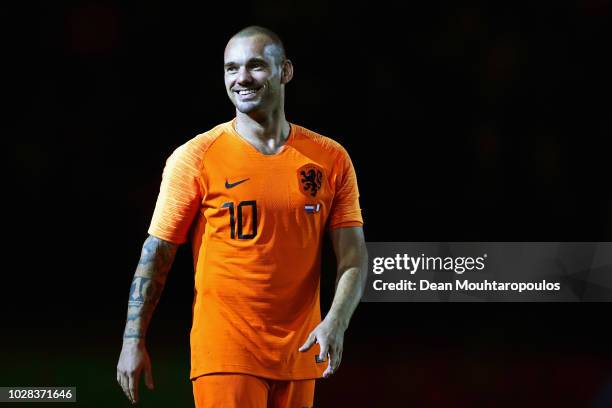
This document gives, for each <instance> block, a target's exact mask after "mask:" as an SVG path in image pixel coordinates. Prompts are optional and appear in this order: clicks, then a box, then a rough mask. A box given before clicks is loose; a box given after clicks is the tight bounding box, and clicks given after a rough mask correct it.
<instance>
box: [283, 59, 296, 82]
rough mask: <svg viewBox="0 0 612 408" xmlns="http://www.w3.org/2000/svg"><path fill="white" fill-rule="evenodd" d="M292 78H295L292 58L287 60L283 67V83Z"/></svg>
mask: <svg viewBox="0 0 612 408" xmlns="http://www.w3.org/2000/svg"><path fill="white" fill-rule="evenodd" d="M291 78H293V63H292V62H291V60H285V61H283V65H282V67H281V84H283V85H284V84H286V83H287V82H289V81H291Z"/></svg>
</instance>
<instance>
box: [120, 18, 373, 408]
mask: <svg viewBox="0 0 612 408" xmlns="http://www.w3.org/2000/svg"><path fill="white" fill-rule="evenodd" d="M224 76H225V87H226V90H227V94H228V96H229V98H230V100H231V101H232V103H233V104H234V106H235V107H236V117H235V118H234V119H233V120H231V121H229V122H226V123H223V124H220V125H219V126H216V127H215V128H213V129H211V130H210V131H208V132H205V133H202V134H200V135H197V136H196V137H194V138H193V139H191V140H189V141H188V142H187V143H185V144H183V145H182V146H180V147H179V148H177V149H176V150H175V151H174V152H173V153H172V155H171V156H170V157H169V158H168V160H167V162H166V166H165V168H164V172H163V178H162V183H161V188H160V193H159V196H158V199H157V203H156V207H155V211H154V213H153V217H152V221H151V225H150V227H149V231H148V232H149V237H148V238H147V240H146V241H145V244H144V246H143V250H142V255H141V259H140V262H139V265H138V267H137V269H136V272H135V274H134V279H133V282H132V287H131V291H130V297H129V302H128V318H127V323H126V328H125V333H124V340H123V347H122V350H121V355H120V357H119V363H118V365H117V381H118V382H119V383H120V385H121V387H122V388H123V390H124V392H125V393H126V395H127V396H128V398H129V399H130V400H131V401H132V402H136V401H137V400H138V384H139V379H140V376H141V374H144V379H145V383H146V384H147V386H148V387H149V388H151V389H152V388H153V376H152V371H151V362H150V360H149V355H148V353H147V350H146V344H145V334H146V330H147V327H148V324H149V321H150V319H151V316H152V313H153V310H154V308H155V305H156V304H157V302H158V300H159V297H160V295H161V292H162V289H163V287H164V284H165V280H166V275H167V273H168V271H169V269H170V267H171V265H172V262H173V259H174V255H175V253H176V249H177V247H178V245H180V244H182V243H185V242H187V241H188V240H190V241H191V245H192V250H193V256H194V268H195V299H194V306H193V325H192V329H191V372H190V379H191V381H192V384H193V393H194V399H195V403H196V407H198V408H201V407H241V408H243V407H247V408H248V407H257V408H259V407H262V408H263V407H299V408H303V407H311V406H312V405H313V400H314V386H315V379H317V378H320V377H329V376H330V375H332V374H333V373H334V372H336V370H337V369H338V367H339V365H340V361H341V359H342V349H343V339H344V332H345V330H346V329H347V326H348V324H349V320H350V318H351V315H352V313H353V311H354V310H355V308H356V307H357V304H358V303H359V300H360V298H361V295H362V293H363V288H364V285H365V279H366V270H367V269H366V268H367V252H366V248H365V242H364V237H363V230H362V224H363V221H362V217H361V210H360V208H359V201H358V197H359V193H358V189H357V180H356V176H355V171H354V168H353V165H352V163H351V160H350V158H349V156H348V154H347V152H346V151H345V150H344V149H343V148H342V146H340V145H339V144H338V143H337V142H335V141H333V140H331V139H329V138H327V137H324V136H321V135H319V134H317V133H315V132H313V131H310V130H308V129H306V128H304V127H301V126H298V125H295V124H293V123H289V122H288V121H287V120H286V118H285V112H284V96H285V86H286V84H287V83H288V82H289V81H290V80H291V79H292V77H293V65H292V63H291V61H290V60H288V59H287V58H286V56H285V51H284V48H283V44H282V42H281V40H280V39H279V38H278V36H277V35H276V34H275V33H273V32H271V31H270V30H268V29H265V28H262V27H257V26H252V27H247V28H245V29H244V30H242V31H240V32H239V33H237V34H236V35H234V36H233V37H232V38H231V39H230V41H229V42H228V44H227V47H226V49H225V55H224ZM326 230H327V231H328V232H329V234H330V237H331V241H332V244H333V248H334V252H335V254H336V258H337V278H336V292H335V295H334V299H333V302H332V306H331V308H330V310H329V312H328V313H327V315H326V316H325V319H323V320H322V321H321V313H320V307H319V283H320V258H321V240H322V237H323V234H324V232H325V231H326ZM315 344H318V347H316V346H315V347H313V346H314V345H315Z"/></svg>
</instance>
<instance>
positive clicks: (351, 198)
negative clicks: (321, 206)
mask: <svg viewBox="0 0 612 408" xmlns="http://www.w3.org/2000/svg"><path fill="white" fill-rule="evenodd" d="M336 167H337V174H336V177H335V183H336V186H335V187H336V189H335V191H336V192H335V195H334V199H333V202H332V208H331V213H330V218H329V224H328V225H329V229H334V228H341V227H359V226H362V225H363V218H362V217H361V208H360V207H359V189H358V187H357V176H356V174H355V168H354V167H353V163H352V162H351V158H350V157H349V155H348V153H347V152H346V150H344V149H343V148H341V150H340V155H339V158H338V163H337V166H336Z"/></svg>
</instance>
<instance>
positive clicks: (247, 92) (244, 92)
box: [234, 87, 261, 96]
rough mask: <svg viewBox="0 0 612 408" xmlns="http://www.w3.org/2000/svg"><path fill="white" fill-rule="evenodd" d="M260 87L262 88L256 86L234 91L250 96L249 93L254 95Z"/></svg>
mask: <svg viewBox="0 0 612 408" xmlns="http://www.w3.org/2000/svg"><path fill="white" fill-rule="evenodd" d="M260 89H261V87H259V88H255V89H240V90H237V91H234V92H236V93H237V94H238V95H240V96H248V95H254V94H255V93H257V91H259V90H260Z"/></svg>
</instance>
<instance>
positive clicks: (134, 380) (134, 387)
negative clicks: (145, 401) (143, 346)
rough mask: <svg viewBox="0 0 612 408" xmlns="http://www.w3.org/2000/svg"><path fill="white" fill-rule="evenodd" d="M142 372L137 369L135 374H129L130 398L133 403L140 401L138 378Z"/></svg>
mask: <svg viewBox="0 0 612 408" xmlns="http://www.w3.org/2000/svg"><path fill="white" fill-rule="evenodd" d="M139 377H140V373H139V372H138V371H137V372H135V373H133V374H130V375H128V388H129V390H130V399H131V400H132V403H133V404H135V403H136V402H138V380H139Z"/></svg>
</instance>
